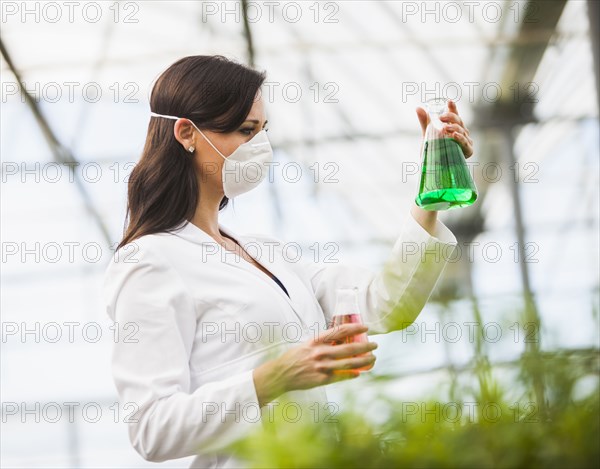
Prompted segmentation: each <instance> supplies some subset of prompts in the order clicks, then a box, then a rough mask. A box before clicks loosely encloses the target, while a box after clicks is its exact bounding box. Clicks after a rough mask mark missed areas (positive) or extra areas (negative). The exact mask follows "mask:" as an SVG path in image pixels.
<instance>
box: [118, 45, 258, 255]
mask: <svg viewBox="0 0 600 469" xmlns="http://www.w3.org/2000/svg"><path fill="white" fill-rule="evenodd" d="M264 80H265V73H264V72H258V71H256V70H253V69H251V68H249V67H246V66H245V65H242V64H239V63H237V62H234V61H232V60H229V59H227V58H225V57H223V56H220V55H213V56H210V55H195V56H190V57H184V58H183V59H181V60H178V61H177V62H175V63H174V64H173V65H171V66H170V67H169V68H167V69H166V70H165V71H164V72H163V73H162V74H161V75H160V76H159V78H158V80H157V81H156V83H155V84H154V87H153V88H152V94H151V96H150V109H151V110H152V111H153V112H156V113H158V114H166V115H170V116H177V117H185V118H187V119H190V120H191V121H193V122H194V123H195V124H196V125H197V126H198V128H200V129H207V130H212V131H215V132H221V133H227V132H232V131H234V130H236V129H237V128H238V127H239V126H240V125H241V124H242V123H243V122H244V120H245V119H246V117H247V116H248V114H249V113H250V110H251V109H252V105H253V104H254V100H255V98H256V96H257V93H258V92H259V90H260V87H261V85H262V84H263V82H264ZM174 125H175V121H174V120H171V119H164V118H160V117H158V118H157V117H152V118H151V119H150V123H149V124H148V135H147V137H146V144H145V145H144V150H143V152H142V156H141V158H140V160H139V162H138V163H137V164H136V166H135V168H134V169H133V171H132V172H131V175H130V177H129V184H128V189H127V216H126V218H125V226H126V228H125V230H124V231H125V233H124V236H123V239H122V240H121V242H120V243H119V245H118V246H117V249H119V248H121V247H122V246H124V245H125V244H127V243H130V242H131V241H133V240H135V239H137V238H139V237H140V236H144V235H147V234H152V233H158V232H161V231H168V230H170V229H172V228H175V227H177V226H179V225H180V224H182V223H183V222H184V221H186V220H191V218H192V217H193V215H194V212H195V210H196V206H197V204H198V197H200V196H201V195H200V192H199V191H200V190H201V188H200V187H199V185H198V180H197V178H196V172H195V169H194V164H193V156H192V155H191V154H190V153H188V152H187V151H186V150H185V149H184V148H183V146H182V145H181V144H180V143H179V142H178V141H177V140H176V139H175V136H174V135H173V126H174ZM228 201H229V200H228V199H227V197H223V199H222V200H221V203H220V204H219V210H222V209H223V208H225V207H226V206H227V203H228ZM128 221H129V223H128Z"/></svg>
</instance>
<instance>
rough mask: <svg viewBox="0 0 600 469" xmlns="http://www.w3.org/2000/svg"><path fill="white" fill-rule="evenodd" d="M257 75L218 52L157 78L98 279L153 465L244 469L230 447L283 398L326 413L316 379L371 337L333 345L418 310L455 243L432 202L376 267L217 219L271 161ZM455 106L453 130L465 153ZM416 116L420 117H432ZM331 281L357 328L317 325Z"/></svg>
mask: <svg viewBox="0 0 600 469" xmlns="http://www.w3.org/2000/svg"><path fill="white" fill-rule="evenodd" d="M264 79H265V76H264V74H262V73H258V72H256V71H254V70H251V69H249V68H247V67H245V66H243V65H240V64H237V63H235V62H232V61H230V60H228V59H226V58H224V57H221V56H193V57H186V58H183V59H181V60H179V61H178V62H176V63H174V64H173V65H172V66H170V67H169V68H168V69H167V70H166V71H165V72H164V73H163V74H162V75H161V76H160V77H159V79H158V80H157V82H156V84H155V85H154V88H153V90H152V94H151V98H150V105H151V111H152V114H151V119H150V124H149V127H148V136H147V140H146V145H145V147H144V150H143V154H142V157H141V159H140V161H139V163H138V164H137V165H136V167H135V169H134V170H133V172H132V174H131V176H130V179H129V190H128V218H129V224H128V226H127V230H126V233H125V236H124V238H123V240H122V241H121V243H120V244H119V249H118V250H117V252H116V253H115V257H114V259H113V262H112V263H111V264H110V265H109V266H108V268H107V271H106V277H105V296H106V304H107V312H108V314H109V315H110V317H111V318H112V319H113V320H114V321H116V322H117V324H118V327H119V330H121V331H122V333H121V334H120V336H119V338H120V340H118V341H116V343H115V346H114V355H113V374H114V379H115V383H116V386H117V389H118V392H119V395H120V398H121V400H122V402H123V405H124V406H129V407H126V408H129V409H131V408H135V409H136V412H135V414H134V415H133V416H132V418H130V419H129V422H128V423H129V434H130V438H131V441H132V444H133V446H134V447H135V449H136V450H137V451H138V452H139V453H140V454H141V455H142V456H143V457H144V458H145V459H148V460H151V461H164V460H167V459H174V458H181V457H185V456H191V455H197V456H196V459H195V460H194V463H193V466H194V467H238V465H239V464H240V461H238V460H236V458H235V457H234V456H233V455H231V454H228V453H227V452H226V451H224V448H225V446H226V445H228V444H229V443H231V442H233V441H235V440H236V439H238V438H239V437H241V436H243V435H245V434H246V433H247V432H248V431H249V430H251V429H253V428H256V427H257V426H260V425H261V424H263V423H264V421H265V419H266V418H267V410H272V409H273V406H274V405H275V404H276V403H277V402H279V400H282V399H284V398H285V399H286V400H287V401H289V402H293V403H295V405H297V406H298V409H299V410H300V411H302V409H304V410H305V411H306V412H307V413H311V412H312V413H311V415H314V409H315V407H314V406H315V405H317V406H318V408H320V409H325V408H326V407H327V405H328V404H327V396H326V394H325V390H324V387H323V385H326V384H329V383H332V382H334V381H339V380H343V379H353V378H356V377H357V376H358V375H359V373H360V372H359V371H358V369H360V368H363V369H364V368H369V367H371V366H372V365H373V363H374V360H375V357H374V356H373V354H372V353H371V352H372V350H373V349H374V348H376V344H374V343H348V344H346V343H344V344H340V343H339V342H340V341H341V340H343V339H344V338H346V337H350V336H353V335H356V334H359V333H363V332H365V331H367V330H369V332H370V333H384V332H388V331H390V330H395V329H400V328H402V327H406V326H408V324H410V323H411V322H413V321H414V319H415V318H416V316H417V315H418V314H419V312H420V311H421V309H422V308H423V306H424V304H425V302H426V301H427V299H428V298H429V295H430V293H431V291H432V289H433V287H434V286H435V283H436V281H437V279H438V277H439V276H440V274H441V272H442V270H443V268H444V261H443V260H442V258H441V257H440V256H439V253H440V252H441V251H442V250H443V249H444V250H445V252H446V254H450V253H451V252H452V249H453V248H454V245H455V244H456V239H455V238H454V236H453V235H452V233H451V232H450V231H449V230H448V229H447V228H446V227H445V226H444V225H443V224H442V223H441V222H440V221H438V220H437V219H436V213H435V212H426V211H423V210H421V209H420V208H418V207H417V206H414V207H413V209H412V211H411V215H410V216H408V217H407V223H406V224H405V227H404V230H403V232H402V234H401V235H400V237H399V238H398V240H397V242H396V244H395V245H394V248H393V249H392V252H391V254H390V256H389V258H388V260H387V262H386V263H385V265H384V268H383V269H382V270H381V271H380V272H378V273H376V274H375V273H372V272H370V271H368V270H365V269H360V268H356V267H350V266H344V265H340V264H322V263H300V262H292V261H290V259H289V256H288V257H286V256H285V255H284V254H285V253H284V251H283V246H282V244H281V243H280V242H278V241H277V240H274V239H272V238H269V237H264V236H242V235H240V234H237V233H234V232H233V231H232V230H230V229H227V228H225V227H223V226H222V225H220V224H219V223H218V214H219V210H221V209H222V208H224V207H225V206H226V205H227V203H228V200H229V199H228V198H229V197H233V196H237V195H239V194H241V193H243V192H246V191H248V190H250V189H252V188H253V187H255V186H256V185H257V184H258V183H260V181H261V180H262V179H263V178H264V176H265V173H266V171H263V170H264V169H265V168H266V165H267V164H268V162H269V161H270V159H271V158H272V151H271V147H270V144H269V142H268V139H267V137H266V133H265V127H266V124H267V120H266V116H265V111H264V105H263V101H262V98H261V96H260V87H261V85H262V83H263V81H264ZM450 106H451V107H450V111H451V112H450V113H448V114H447V115H446V122H447V123H448V132H449V133H451V134H452V136H453V137H454V138H456V140H457V141H458V142H460V143H461V146H462V147H463V150H464V151H465V154H466V155H467V156H470V155H471V154H472V142H471V140H470V139H469V137H468V131H467V130H466V128H465V127H464V126H463V124H462V122H461V120H460V118H459V117H458V115H457V113H456V107H455V106H454V104H453V103H452V104H451V105H450ZM417 112H418V117H419V120H420V122H421V126H422V127H423V129H424V128H425V126H426V124H427V115H426V113H425V112H424V111H423V110H422V109H418V110H417ZM408 246H410V249H408V248H407V247H408ZM445 248H449V249H445ZM435 250H437V251H438V255H437V256H435V255H433V256H427V255H423V254H424V253H425V252H426V251H427V252H431V251H435ZM339 287H351V288H355V289H357V291H358V296H359V307H360V309H361V312H362V316H363V320H364V322H365V326H361V325H358V324H348V325H343V326H341V327H339V328H335V329H329V330H326V327H327V326H326V324H327V323H328V322H329V321H330V319H331V316H332V314H333V310H334V306H335V304H334V303H335V291H336V289H337V288H339ZM131 406H133V407H131ZM311 406H312V407H311ZM309 408H310V409H312V411H308V410H307V409H309ZM298 409H296V411H297V410H298Z"/></svg>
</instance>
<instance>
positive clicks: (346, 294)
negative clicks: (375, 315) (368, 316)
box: [329, 288, 373, 371]
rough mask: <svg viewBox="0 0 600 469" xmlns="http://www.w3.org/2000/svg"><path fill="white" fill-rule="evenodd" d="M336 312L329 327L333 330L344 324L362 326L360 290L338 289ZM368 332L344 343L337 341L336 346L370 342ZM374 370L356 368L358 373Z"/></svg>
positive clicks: (347, 339) (368, 367) (369, 367)
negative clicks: (359, 301)
mask: <svg viewBox="0 0 600 469" xmlns="http://www.w3.org/2000/svg"><path fill="white" fill-rule="evenodd" d="M335 297H336V302H335V310H334V311H333V318H332V320H331V322H330V323H329V327H330V328H333V327H336V326H341V325H342V324H349V323H357V324H362V323H363V322H362V318H361V315H360V310H359V307H358V289H357V288H338V289H336V291H335ZM368 341H369V339H368V338H367V334H366V332H363V333H362V334H357V335H354V336H351V337H346V338H345V339H344V341H343V342H342V341H336V342H335V343H336V344H340V343H346V344H349V343H352V342H368ZM371 368H373V365H370V366H365V367H362V368H355V369H356V370H358V371H368V370H370V369H371Z"/></svg>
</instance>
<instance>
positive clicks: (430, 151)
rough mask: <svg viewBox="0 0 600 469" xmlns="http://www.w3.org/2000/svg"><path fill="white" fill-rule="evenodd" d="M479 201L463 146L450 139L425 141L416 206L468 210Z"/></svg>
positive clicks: (430, 208)
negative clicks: (467, 208) (462, 208)
mask: <svg viewBox="0 0 600 469" xmlns="http://www.w3.org/2000/svg"><path fill="white" fill-rule="evenodd" d="M476 199H477V188H476V187H475V183H474V182H473V178H471V175H470V174H469V168H468V167H467V164H466V163H465V156H464V154H463V152H462V149H461V148H460V145H459V144H458V143H457V142H456V141H455V140H453V139H451V138H436V139H431V140H427V141H425V143H424V147H423V170H422V172H421V182H420V184H419V194H418V195H417V198H416V200H415V202H416V203H417V205H418V206H419V207H422V208H423V209H425V210H449V209H453V208H459V207H467V206H469V205H471V204H472V203H473V202H475V200H476Z"/></svg>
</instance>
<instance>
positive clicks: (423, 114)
mask: <svg viewBox="0 0 600 469" xmlns="http://www.w3.org/2000/svg"><path fill="white" fill-rule="evenodd" d="M416 110H417V117H418V118H419V123H420V124H421V130H422V131H423V135H424V134H425V129H426V128H427V124H429V115H428V114H427V111H425V109H423V108H422V107H418V108H417V109H416Z"/></svg>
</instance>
